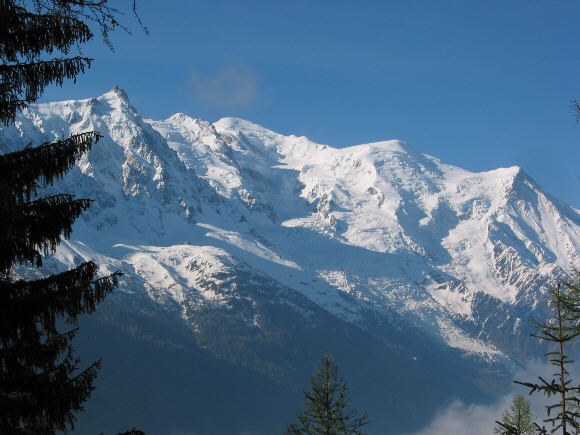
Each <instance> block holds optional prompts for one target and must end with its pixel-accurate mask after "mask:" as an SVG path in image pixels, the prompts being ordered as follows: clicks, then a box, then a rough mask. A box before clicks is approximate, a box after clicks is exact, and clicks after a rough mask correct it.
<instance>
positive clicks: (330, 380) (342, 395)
mask: <svg viewBox="0 0 580 435" xmlns="http://www.w3.org/2000/svg"><path fill="white" fill-rule="evenodd" d="M310 387H311V390H310V391H305V392H304V397H305V398H306V401H305V402H304V407H305V410H304V412H301V413H300V414H298V420H299V423H292V424H289V425H288V426H286V429H285V431H284V433H285V434H289V435H301V434H308V435H310V434H324V435H338V434H345V435H346V434H353V435H356V434H364V432H362V431H361V428H362V427H363V426H365V425H367V424H368V423H369V421H368V419H367V415H366V413H365V414H363V415H362V416H359V415H358V411H357V410H356V409H355V410H352V411H350V412H349V411H348V408H349V407H350V403H351V399H350V396H349V393H348V387H347V385H346V384H345V383H344V381H343V380H342V379H341V378H339V377H338V367H337V366H336V364H335V363H334V360H333V359H332V358H331V357H329V356H328V354H326V355H325V356H324V358H322V360H321V361H320V365H319V366H318V372H317V373H316V374H314V375H313V376H312V379H311V380H310Z"/></svg>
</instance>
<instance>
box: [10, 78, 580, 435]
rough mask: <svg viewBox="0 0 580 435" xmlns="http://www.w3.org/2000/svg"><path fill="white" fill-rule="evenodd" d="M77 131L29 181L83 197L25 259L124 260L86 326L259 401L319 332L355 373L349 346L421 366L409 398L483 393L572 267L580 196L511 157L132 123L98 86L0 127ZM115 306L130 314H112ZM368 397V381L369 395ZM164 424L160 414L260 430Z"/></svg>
mask: <svg viewBox="0 0 580 435" xmlns="http://www.w3.org/2000/svg"><path fill="white" fill-rule="evenodd" d="M93 130H95V131H98V132H99V133H100V134H101V135H102V136H103V138H102V139H101V140H100V141H99V142H98V143H97V144H96V145H95V146H94V147H93V149H92V150H91V151H90V152H88V153H87V154H86V155H85V156H83V157H82V158H80V160H79V161H78V164H77V165H76V166H75V167H74V168H73V169H72V170H71V171H70V172H69V173H68V174H67V175H66V176H65V177H64V178H63V179H62V180H59V182H58V183H57V184H56V185H54V186H49V187H48V188H47V192H49V193H50V192H67V193H73V194H75V195H76V196H77V197H83V198H92V199H94V203H93V205H92V207H91V208H90V210H89V211H88V212H87V213H85V214H84V215H83V216H82V217H81V218H79V219H78V221H77V222H76V223H75V226H74V229H73V234H72V237H71V239H70V240H63V242H62V244H61V246H60V247H59V248H58V249H57V252H56V253H55V255H54V256H52V257H48V258H47V260H46V262H45V265H44V268H43V269H42V270H41V271H40V273H52V272H55V271H60V270H65V269H67V268H69V267H72V266H74V265H77V264H79V263H81V262H82V261H86V260H89V259H92V260H95V261H96V262H97V263H98V264H99V265H100V266H101V272H102V273H103V274H106V273H109V272H112V271H114V270H120V271H122V272H123V273H124V274H125V277H124V279H123V280H122V282H121V284H120V286H119V289H118V290H117V291H116V293H115V294H114V295H113V296H112V297H111V302H110V303H109V304H108V305H107V307H108V308H107V307H106V308H105V309H104V310H103V313H102V314H101V315H100V317H99V319H100V320H99V322H100V323H99V324H98V325H96V326H95V324H93V326H88V327H87V328H89V329H90V328H99V327H102V328H105V327H107V328H111V331H120V330H124V331H125V332H124V333H128V334H129V336H131V337H132V338H131V339H136V338H135V337H136V336H137V335H139V334H137V335H136V334H133V335H131V334H132V333H131V331H135V328H137V329H139V330H140V331H144V330H148V328H151V330H152V331H153V332H151V331H150V332H148V333H147V334H144V333H142V334H140V335H139V337H138V339H139V340H145V341H146V342H147V343H148V344H147V345H150V344H151V343H152V342H155V343H157V344H155V345H156V346H157V345H158V343H159V342H161V341H163V342H164V343H165V342H172V343H177V344H176V346H177V347H179V346H181V347H180V348H184V349H185V348H187V349H189V350H187V351H188V352H189V351H191V349H194V348H195V349H196V350H195V352H200V355H201V353H203V355H204V356H203V358H205V359H207V360H208V361H210V360H211V361H213V363H211V364H210V363H209V362H208V365H209V366H212V365H213V366H217V365H219V364H231V365H232V367H235V369H232V368H231V367H230V366H228V367H229V368H227V369H225V368H224V369H223V370H225V371H228V372H231V371H232V370H242V371H244V373H246V372H247V373H246V374H245V375H243V376H258V377H260V379H262V378H263V379H262V380H260V381H259V382H265V383H267V386H263V390H261V391H262V392H263V391H266V390H267V391H270V393H268V394H270V396H268V395H267V394H265V395H264V400H266V399H268V400H270V399H271V397H272V394H274V395H276V394H279V393H275V391H276V388H278V387H279V386H281V385H282V386H284V387H283V388H286V389H287V391H292V392H293V393H291V392H287V394H288V397H298V399H297V402H296V406H298V405H299V403H300V399H299V391H300V389H301V388H305V387H306V384H305V382H304V381H307V378H306V379H305V378H304V376H303V374H304V373H309V372H311V371H312V370H311V369H312V367H313V365H312V364H313V362H312V361H315V360H316V358H319V357H320V356H321V355H322V354H323V352H324V351H326V350H329V349H325V346H326V345H325V342H324V340H323V337H325V339H327V340H328V342H329V343H334V344H332V345H331V344H329V345H328V346H329V347H330V348H332V346H334V349H335V351H334V352H335V353H340V352H342V354H343V356H344V359H345V361H351V362H344V365H345V366H346V367H345V369H346V372H347V373H358V374H357V375H353V376H355V377H356V376H359V377H360V384H361V385H363V384H364V383H365V382H367V383H368V379H366V380H365V377H364V373H360V372H361V371H363V372H364V370H361V368H362V367H361V366H360V364H366V363H363V362H361V361H363V360H362V359H361V358H363V356H364V357H365V358H367V359H371V360H373V359H374V361H373V362H368V364H369V366H368V368H367V369H368V370H371V367H372V368H373V370H376V368H377V367H378V366H379V365H380V364H383V363H384V361H385V358H387V359H388V358H391V363H392V364H393V367H395V366H396V367H398V369H399V370H403V371H404V372H406V373H407V372H408V373H409V374H410V373H413V376H415V377H416V379H419V377H420V376H423V375H420V374H419V373H422V371H423V372H424V371H425V370H428V371H429V373H428V375H425V376H427V377H426V378H425V379H423V381H421V382H419V381H418V380H417V385H416V387H415V388H416V389H418V390H417V391H421V392H422V394H424V395H425V406H431V407H434V406H436V405H437V404H438V405H442V404H443V403H442V402H444V401H445V400H451V399H453V398H456V397H462V394H463V395H464V397H467V398H471V399H475V400H489V399H490V398H493V397H494V393H497V391H499V390H501V389H502V388H504V387H505V385H506V383H509V380H510V379H511V378H510V376H511V375H512V374H513V370H514V369H515V368H517V367H518V366H521V365H523V364H524V363H525V362H526V360H527V359H528V358H530V357H537V356H538V355H541V354H542V349H541V348H540V347H539V346H537V345H536V344H535V343H533V342H531V341H530V339H529V338H528V334H529V332H530V319H532V318H536V319H542V318H544V317H545V315H546V313H547V308H546V296H547V292H548V290H549V289H550V288H552V287H553V286H554V285H555V284H556V283H557V282H560V281H562V280H563V279H571V278H570V273H571V271H572V270H573V269H574V267H575V265H577V264H578V254H579V250H580V213H579V211H578V210H576V209H574V208H573V207H571V206H569V205H567V204H565V203H563V202H562V201H559V200H558V199H556V198H554V197H553V196H552V195H550V194H549V193H547V192H545V191H544V190H543V189H542V188H541V187H539V186H538V185H537V184H536V183H535V182H534V180H533V179H531V178H530V177H529V176H528V175H527V174H526V173H525V171H524V170H523V169H521V168H519V167H511V168H500V169H496V170H492V171H488V172H480V173H473V172H469V171H466V170H464V169H461V168H458V167H454V166H451V165H447V164H444V163H442V162H441V161H439V160H438V159H437V158H435V157H431V156H428V155H425V154H422V153H420V152H418V151H416V150H415V149H413V148H412V147H411V146H410V145H408V144H406V143H405V142H402V141H399V140H390V141H382V142H375V143H370V144H362V145H357V146H352V147H347V148H340V149H339V148H333V147H332V146H330V145H326V144H317V143H314V142H312V141H310V140H309V139H307V138H306V137H297V136H293V135H290V136H284V135H281V134H278V133H276V132H273V131H270V130H268V129H266V128H264V127H261V126H259V125H256V124H253V123H251V122H248V121H245V120H242V119H237V118H223V119H220V120H219V121H217V122H214V123H211V122H207V121H204V120H200V119H196V118H192V117H190V116H188V115H186V114H183V113H178V114H175V115H173V116H171V117H170V118H168V119H166V120H163V121H156V120H151V119H144V118H142V117H141V116H140V115H139V114H138V112H137V110H136V109H135V108H134V107H133V106H131V104H130V102H129V98H128V96H127V95H126V93H125V92H124V91H123V90H122V89H120V88H118V87H115V88H113V89H112V90H111V91H109V92H107V93H105V94H104V95H102V96H100V97H98V98H91V99H87V100H78V101H64V102H55V103H46V104H38V105H31V106H30V107H29V108H27V109H25V110H24V111H23V112H22V113H21V114H19V115H18V117H17V119H16V122H15V123H14V125H10V126H5V127H1V129H0V137H1V138H2V140H1V141H0V152H2V153H5V152H10V151H15V150H18V149H20V148H22V147H24V146H26V145H27V144H28V143H33V144H40V143H42V142H49V141H52V140H55V139H59V138H64V137H68V136H69V135H71V134H74V133H79V132H84V131H93ZM17 273H18V274H20V275H22V276H27V275H30V274H31V273H39V272H38V271H31V270H30V268H27V267H26V266H23V267H21V268H20V269H18V271H17ZM107 310H108V311H107ZM114 313H122V315H121V314H119V315H118V316H117V317H115V314H114ZM132 316H136V317H135V318H137V317H138V318H139V319H141V320H139V321H138V322H137V321H135V322H136V324H139V325H141V326H135V325H134V326H133V328H134V329H131V328H129V327H127V325H124V323H123V322H124V320H127V319H129V318H133V317H132ZM97 317H98V316H97ZM107 319H108V320H107ZM112 319H114V320H112ZM143 319H145V320H143ZM322 319H323V320H322ZM87 322H92V320H90V321H89V320H87ZM103 325H106V326H103ZM147 325H149V326H147ZM151 325H156V326H155V327H153V326H151ZM162 325H164V326H162ZM168 325H170V326H168ZM164 328H167V330H163V329H164ZM320 328H322V329H324V328H327V329H329V331H322V330H321V329H320ZM162 330H163V331H162ZM169 330H171V331H177V330H179V331H181V332H180V333H179V334H180V335H179V338H176V336H175V335H172V334H174V332H171V331H169ZM81 331H82V328H81ZM168 331H169V332H168ZM111 334H113V335H114V334H115V333H113V332H112V333H111ZM164 334H169V336H171V337H172V338H168V337H167V336H165V335H164ZM328 334H330V335H328ZM332 334H334V335H332ZM339 334H343V335H340V337H342V338H339ZM161 336H163V337H164V338H163V339H161V338H160V337H161ZM315 336H316V337H315ZM144 337H145V338H144ZM152 337H153V338H152ZM228 337H229V338H228ZM81 338H82V337H81ZM86 340H87V339H85V341H86ZM128 340H129V339H128ZM309 341H311V342H309ZM315 343H317V344H315ZM101 345H102V346H106V343H101ZM121 348H122V346H121ZM377 348H381V349H382V350H380V352H379V351H378V350H377ZM173 351H174V350H172V352H173ZM374 352H379V353H380V355H379V354H378V353H377V354H376V355H374ZM105 353H107V352H105ZM357 353H360V355H359V356H357V358H359V360H360V361H359V362H358V363H357V364H358V365H357V364H355V363H354V360H353V358H355V357H353V356H352V355H355V354H357ZM104 358H105V357H104ZM155 358H161V356H156V357H155ZM198 358H201V357H199V356H198ZM208 358H209V359H208ZM178 359H179V358H177V357H176V360H178ZM355 359H356V358H355ZM216 361H219V363H218V362H216ZM364 361H367V360H364ZM105 362H106V359H105ZM337 362H338V364H339V367H340V366H341V360H338V361H337ZM379 363H380V364H379ZM391 363H390V364H391ZM163 364H165V363H163ZM373 364H374V365H373ZM414 364H415V365H417V367H416V368H413V367H414V366H413V365H414ZM421 364H424V365H421ZM454 365H457V366H454ZM451 367H455V368H454V369H453V370H451ZM450 372H451V373H455V375H457V376H458V377H459V378H461V379H462V380H461V381H457V386H456V388H455V387H454V388H455V389H454V388H451V387H441V388H449V391H448V392H446V393H444V394H442V395H440V396H438V394H437V390H436V389H435V387H434V385H437V384H438V383H440V385H441V386H444V385H446V381H448V379H449V376H450V375H449V373H450ZM220 373H221V372H220ZM248 373H249V374H248ZM457 373H462V375H458V374H457ZM299 374H302V375H301V376H302V377H300V376H298V375H299ZM455 375H454V376H455ZM111 376H112V375H111ZM220 376H221V375H220ZM240 376H242V375H240ZM217 378H219V376H218V377H217ZM111 379H112V378H111ZM299 379H302V380H303V381H302V384H303V385H300V382H301V381H300V380H299ZM381 379H382V378H381ZM115 382H116V381H115ZM252 382H254V381H252ZM259 382H258V381H256V382H254V383H259ZM384 382H385V384H381V383H380V382H378V381H377V383H378V384H380V385H383V387H384V386H385V385H387V384H388V382H390V381H388V379H387V378H385V380H384ZM111 383H112V381H111ZM270 383H272V384H270ZM429 383H432V385H427V384H429ZM355 384H356V382H355ZM264 385H266V384H264ZM404 385H405V384H404V383H402V384H401V386H400V388H401V389H404V388H405V386H404ZM111 388H113V387H111ZM244 388H247V386H246V387H244ZM261 388H262V387H261ZM280 388H282V387H280ZM377 388H378V386H377ZM421 388H422V389H421ZM430 389H431V390H432V391H428V390H430ZM104 390H106V387H105V388H104ZM355 390H356V388H353V392H354V391H355ZM285 391H286V390H285ZM358 391H363V389H362V388H360V389H359V390H358ZM98 392H99V388H97V390H96V393H95V394H98ZM292 394H295V396H292ZM363 394H365V393H361V395H363ZM401 394H402V393H401V392H400V391H398V390H397V391H393V392H392V397H391V398H389V399H388V400H387V403H390V404H391V406H392V407H394V408H392V409H393V411H392V412H391V413H389V412H387V413H386V414H385V415H387V416H389V418H386V417H385V420H384V422H383V423H381V421H382V420H381V418H382V417H381V418H378V419H377V421H378V422H377V429H376V433H388V431H387V432H385V428H387V427H388V428H390V429H389V430H395V429H393V428H396V427H397V426H396V425H395V426H393V423H392V416H393V415H402V414H400V412H401V411H400V410H399V411H396V410H397V409H398V408H397V406H403V407H407V408H408V407H409V404H408V403H407V402H405V400H402V399H401V400H402V402H401V404H400V405H396V402H397V398H400V397H401ZM403 396H404V394H403ZM412 396H413V395H409V399H408V400H411V399H410V398H411V397H412ZM377 397H380V393H379V390H377V393H376V395H375V396H373V395H371V394H369V398H368V401H369V403H370V405H369V406H370V407H371V408H372V406H375V407H377V406H379V405H380V404H377V403H376V402H377V400H376V398H377ZM269 398H270V399H269ZM102 401H103V402H106V398H105V397H104V396H103V398H102ZM90 403H91V402H89V406H88V408H89V409H90ZM286 406H287V407H290V406H291V405H290V404H288V405H286ZM282 408H283V407H282ZM284 409H285V410H287V409H293V408H284ZM377 409H380V406H379V408H377ZM434 409H435V408H432V410H433V411H434ZM248 412H249V411H248ZM252 412H254V411H252ZM409 412H410V411H409ZM145 414H146V413H144V414H143V415H145ZM369 414H371V413H370V412H369ZM403 414H404V413H403ZM424 414H425V419H426V418H428V416H429V415H432V411H429V412H427V411H425V412H424ZM287 415H288V417H287V418H288V419H291V418H292V413H291V412H290V414H287ZM372 417H373V416H372V415H371V420H372ZM95 418H96V417H95ZM141 418H145V417H141ZM160 418H161V417H160ZM231 418H232V421H233V422H234V423H235V422H236V421H238V420H236V419H235V418H234V417H231ZM82 421H83V418H82V417H81V420H80V422H81V427H83V426H82V424H83V423H82ZM239 421H241V420H239ZM239 421H238V422H239ZM252 421H253V420H252ZM387 421H388V422H387ZM421 421H423V422H424V420H421V419H419V420H417V422H416V424H419V423H420V422H421ZM234 423H232V424H234ZM87 424H89V423H87ZM90 424H92V423H90ZM90 424H89V426H84V427H85V428H86V427H91V426H90ZM130 424H132V425H138V422H134V423H130ZM151 424H152V426H151V428H152V429H151V430H153V432H154V433H155V431H157V432H160V431H161V429H160V428H159V427H157V426H155V425H154V424H153V423H151ZM180 424H181V426H180V425H177V426H175V427H174V428H173V429H172V430H192V428H193V429H195V430H200V431H207V432H209V433H233V432H232V431H239V433H241V432H243V430H250V432H252V431H253V432H252V433H254V432H255V433H270V432H271V431H272V427H274V426H260V424H257V423H256V424H255V425H254V426H252V424H254V423H251V422H244V423H243V424H242V423H239V425H238V426H235V425H234V426H223V427H222V426H219V425H218V426H215V425H213V424H215V423H212V424H210V423H209V422H206V423H203V424H207V426H203V424H202V423H199V421H198V423H197V424H200V426H195V425H193V426H191V425H192V424H193V423H191V422H190V423H187V422H183V423H180ZM235 424H238V423H235ZM264 424H266V423H264ZM268 424H270V425H273V424H274V422H270V423H268ZM283 424H284V421H282V422H280V429H281V428H282V427H283ZM381 424H382V426H381ZM243 425H245V426H243ZM246 426H247V427H246ZM242 429H243V430H242ZM399 430H401V429H396V430H395V431H394V432H392V433H398V432H397V431H399ZM369 431H371V433H375V432H372V428H371V427H369Z"/></svg>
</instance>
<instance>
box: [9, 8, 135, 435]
mask: <svg viewBox="0 0 580 435" xmlns="http://www.w3.org/2000/svg"><path fill="white" fill-rule="evenodd" d="M134 5H135V4H134V2H133V6H134ZM117 12H118V11H117V10H116V9H113V8H111V7H109V6H108V5H107V0H95V1H90V0H87V1H85V0H30V1H24V0H22V1H17V0H0V62H1V63H0V123H4V124H10V123H12V122H14V118H15V116H16V114H17V112H18V110H19V109H22V108H24V107H26V106H27V105H28V104H30V103H32V102H34V101H36V100H37V99H38V98H39V96H40V95H41V94H42V92H43V90H44V89H45V87H46V86H47V85H48V84H51V83H56V84H60V85H62V84H63V82H64V80H65V79H73V80H74V79H75V78H76V76H77V75H79V74H80V73H82V72H84V71H85V69H86V68H88V67H89V66H90V62H91V59H89V58H85V57H80V56H73V57H70V56H69V57H66V56H67V55H68V53H69V50H70V49H71V48H72V47H73V46H75V45H79V44H82V43H84V42H86V41H87V40H89V39H90V38H92V37H93V34H92V32H91V30H90V28H89V26H88V25H87V21H90V20H92V21H94V22H96V23H97V24H98V25H99V26H100V29H101V31H102V33H103V36H104V37H105V40H106V41H108V39H107V34H108V31H109V30H111V29H113V28H114V27H116V26H117V25H118V23H117V22H116V20H115V18H114V17H115V14H116V13H117ZM53 53H58V55H59V56H61V55H64V56H65V57H52V58H51V56H52V55H53ZM99 137H100V136H99V134H98V133H96V132H87V133H82V134H77V135H75V136H72V137H70V138H68V139H64V140H61V141H58V142H56V143H45V144H41V145H40V146H37V147H32V146H28V147H26V148H25V149H23V150H21V151H18V152H13V153H8V154H4V155H0V223H1V224H0V246H1V247H2V249H0V433H2V434H20V433H22V434H38V433H42V434H51V433H55V432H56V431H66V430H68V429H70V428H72V427H73V423H74V420H75V415H74V413H75V412H76V411H79V410H82V405H83V403H84V402H85V401H86V400H87V399H88V397H89V395H90V393H91V391H92V390H93V388H94V387H93V382H94V379H95V376H96V374H97V371H98V368H99V365H100V362H98V361H97V362H95V363H92V364H91V365H89V366H88V367H87V368H85V369H84V370H79V363H80V362H79V359H78V358H77V357H76V356H75V354H74V350H73V347H72V343H71V340H72V339H73V337H74V336H75V334H76V332H77V329H76V328H73V329H70V330H66V331H64V332H61V331H60V330H59V328H58V327H57V326H58V324H59V319H60V320H64V322H65V323H66V324H68V325H73V326H74V325H75V324H76V321H77V318H78V316H79V315H81V314H83V313H92V312H94V310H95V308H96V306H97V304H98V303H99V302H101V301H102V300H103V299H104V298H105V296H106V295H107V294H109V293H110V292H111V291H112V290H113V289H114V287H115V286H116V284H117V278H118V276H119V275H120V273H114V274H113V275H110V276H107V277H101V278H97V269H98V268H97V265H96V264H95V263H94V262H92V261H89V262H86V263H84V264H81V265H80V266H78V267H76V268H74V269H71V270H68V271H66V272H64V273H60V274H56V275H52V276H48V277H45V278H43V279H40V280H23V279H16V278H15V277H14V273H13V268H14V266H17V265H19V264H32V265H34V266H36V267H40V266H42V262H43V256H45V255H48V254H50V253H54V251H55V249H56V247H57V246H58V244H59V243H60V240H61V235H63V236H64V237H69V236H70V234H71V230H72V225H73V223H74V221H75V219H76V218H78V217H79V216H80V214H81V213H82V212H83V211H85V210H86V209H87V208H88V207H89V205H90V200H88V199H76V198H74V197H73V196H72V195H68V194H58V195H49V196H42V189H43V188H44V187H47V186H49V185H52V184H53V183H54V181H56V180H58V179H59V178H61V177H62V176H63V175H64V174H65V173H66V172H67V171H68V170H69V169H70V168H71V167H72V165H73V164H74V163H75V161H76V160H77V159H78V158H79V157H80V156H81V155H82V154H84V153H85V152H87V151H88V150H89V149H90V148H91V146H92V145H93V144H94V143H96V142H97V141H98V139H99ZM60 323H62V322H60Z"/></svg>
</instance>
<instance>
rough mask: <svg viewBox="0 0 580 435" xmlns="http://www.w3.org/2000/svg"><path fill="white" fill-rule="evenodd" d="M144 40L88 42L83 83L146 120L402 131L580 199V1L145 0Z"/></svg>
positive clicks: (326, 139)
mask: <svg viewBox="0 0 580 435" xmlns="http://www.w3.org/2000/svg"><path fill="white" fill-rule="evenodd" d="M112 1H113V3H115V2H116V4H119V5H121V8H123V9H126V10H127V12H128V15H127V16H126V17H125V18H124V19H123V20H122V21H123V22H124V23H126V24H127V25H128V26H129V27H130V28H131V29H132V30H133V34H132V35H126V34H124V33H123V32H116V33H115V34H113V35H112V40H113V43H114V45H115V51H114V52H112V51H110V50H109V49H108V48H107V47H106V46H105V45H104V44H102V40H101V38H100V37H97V38H95V41H94V42H91V43H89V44H86V45H85V46H83V48H82V50H83V54H84V55H87V56H90V57H94V58H95V62H94V64H93V67H92V68H91V70H90V71H89V72H88V73H86V74H85V75H83V76H82V77H79V79H78V80H77V84H76V85H75V86H71V85H70V83H67V84H65V86H64V87H63V88H58V87H51V88H50V89H48V90H47V92H46V93H45V95H44V97H43V101H54V100H61V99H76V98H88V97H91V96H97V95H100V94H102V93H104V92H106V91H108V90H109V89H111V88H112V87H113V86H114V85H115V84H118V85H119V86H121V87H122V88H124V89H125V90H126V91H127V93H128V95H129V97H130V99H131V102H132V103H133V105H134V106H135V107H136V108H137V109H138V111H139V112H140V113H141V114H142V115H143V116H145V117H151V118H156V119H165V118H167V117H169V116H171V115H172V114H173V113H175V112H184V113H187V114H189V115H191V116H194V117H198V118H202V119H205V120H208V121H215V120H217V119H219V118H221V117H223V116H237V117H241V118H244V119H248V120H250V121H253V122H256V123H258V124H261V125H263V126H265V127H267V128H270V129H272V130H275V131H278V132H280V133H284V134H296V135H305V136H308V137H309V138H310V139H312V140H314V141H316V142H320V143H327V144H329V145H332V146H337V147H344V146H349V145H355V144H359V143H365V142H370V141H377V140H386V139H395V138H396V139H401V140H404V141H406V142H408V143H409V144H410V145H411V146H412V147H414V148H415V149H417V150H418V151H421V152H424V153H427V154H430V155H433V156H436V157H438V158H440V159H441V160H442V161H443V162H445V163H449V164H454V165H458V166H461V167H463V168H465V169H468V170H472V171H483V170H490V169H495V168H497V167H505V166H513V165H518V166H521V167H523V168H524V169H525V170H526V172H527V173H528V174H529V175H530V176H532V178H534V179H535V180H536V181H537V182H538V183H539V184H540V185H541V186H543V187H544V188H545V189H546V190H548V191H549V192H551V193H553V194H554V195H556V196H557V197H559V198H561V199H563V200H565V201H567V202H569V203H571V204H572V205H574V206H576V207H579V208H580V181H579V180H578V176H579V175H580V125H578V124H577V123H576V121H575V118H574V115H573V113H572V110H571V106H570V104H571V101H572V99H573V98H575V97H578V98H580V44H579V42H580V25H579V24H578V22H579V21H578V20H579V18H580V2H577V1H573V0H559V1H549V0H545V1H539V0H528V1H523V0H522V1H510V0H503V1H495V0H490V1H478V0H473V1H443V0H442V1H435V0H424V1H410V0H407V1H402V0H401V1H388V0H383V1H363V0H358V1H344V0H334V1H322V0H320V1H315V0H310V1H289V0H286V1H274V0H269V1H252V0H245V1H239V0H236V1H220V0H212V1H207V0H205V1H193V0H187V1H185V0H184V1H177V0H166V1H163V2H160V1H153V0H138V8H139V11H140V14H141V18H142V19H143V21H144V22H145V24H146V25H147V26H148V27H149V29H150V35H145V34H144V33H143V32H141V31H140V30H139V26H138V24H137V23H136V21H135V20H134V19H133V17H131V15H130V14H129V8H128V7H126V6H125V5H126V4H128V3H129V2H128V0H112Z"/></svg>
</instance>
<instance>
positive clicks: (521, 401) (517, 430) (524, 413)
mask: <svg viewBox="0 0 580 435" xmlns="http://www.w3.org/2000/svg"><path fill="white" fill-rule="evenodd" d="M496 424H497V426H496V427H495V428H494V433H495V434H498V435H532V434H534V433H535V425H534V416H533V415H532V411H531V409H530V401H529V400H527V399H526V398H524V396H522V395H521V394H518V395H517V396H516V397H515V398H514V400H513V402H512V404H511V405H510V406H509V407H508V408H507V409H506V410H505V411H504V412H503V414H502V416H501V421H496Z"/></svg>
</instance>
